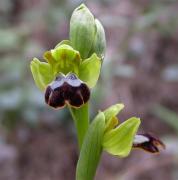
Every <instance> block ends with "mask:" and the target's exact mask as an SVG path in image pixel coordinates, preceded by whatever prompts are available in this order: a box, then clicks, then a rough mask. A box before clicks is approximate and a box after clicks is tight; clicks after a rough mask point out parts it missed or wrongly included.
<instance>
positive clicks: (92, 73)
mask: <svg viewBox="0 0 178 180" xmlns="http://www.w3.org/2000/svg"><path fill="white" fill-rule="evenodd" d="M100 69H101V59H100V58H99V57H98V56H97V55H96V54H93V55H92V56H91V57H90V58H88V59H86V60H84V61H83V62H82V63H81V65H80V67H79V78H80V79H81V80H82V81H84V82H85V83H86V84H87V85H88V86H89V87H90V88H93V87H94V86H95V85H96V83H97V81H98V78H99V75H100Z"/></svg>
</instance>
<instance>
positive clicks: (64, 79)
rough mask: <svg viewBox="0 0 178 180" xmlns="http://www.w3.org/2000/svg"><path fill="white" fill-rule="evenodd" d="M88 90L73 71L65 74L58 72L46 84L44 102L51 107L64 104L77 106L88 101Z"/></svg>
mask: <svg viewBox="0 0 178 180" xmlns="http://www.w3.org/2000/svg"><path fill="white" fill-rule="evenodd" d="M89 98H90V90H89V88H88V86H87V85H86V84H85V83H84V82H83V81H81V80H80V79H78V78H77V76H76V75H75V74H74V73H69V74H67V75H66V76H65V75H63V74H60V75H59V76H57V77H56V79H55V80H54V81H53V82H52V83H51V84H49V85H48V87H47V88H46V92H45V102H46V103H47V104H48V105H49V106H52V107H53V108H63V107H65V105H66V104H67V105H69V106H72V107H74V108H79V107H81V106H82V105H84V104H85V103H86V102H88V100H89Z"/></svg>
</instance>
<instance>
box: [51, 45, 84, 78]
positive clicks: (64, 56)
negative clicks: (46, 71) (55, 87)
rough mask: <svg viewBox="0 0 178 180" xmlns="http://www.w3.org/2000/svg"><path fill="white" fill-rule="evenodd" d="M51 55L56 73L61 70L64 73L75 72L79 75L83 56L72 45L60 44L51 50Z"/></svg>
mask: <svg viewBox="0 0 178 180" xmlns="http://www.w3.org/2000/svg"><path fill="white" fill-rule="evenodd" d="M51 56H52V58H53V71H54V72H55V74H58V73H59V72H62V73H63V74H67V73H69V72H73V73H75V74H76V75H78V70H79V65H80V61H81V58H80V54H79V52H78V51H76V50H74V49H73V48H72V47H71V46H69V45H66V44H62V45H60V46H58V47H57V48H55V49H52V50H51ZM54 60H55V62H54Z"/></svg>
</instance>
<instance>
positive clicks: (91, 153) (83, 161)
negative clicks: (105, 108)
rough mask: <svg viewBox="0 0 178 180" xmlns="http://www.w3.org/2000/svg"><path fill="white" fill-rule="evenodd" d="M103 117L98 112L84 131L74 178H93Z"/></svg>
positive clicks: (99, 154)
mask: <svg viewBox="0 0 178 180" xmlns="http://www.w3.org/2000/svg"><path fill="white" fill-rule="evenodd" d="M104 126H105V117H104V114H103V113H102V112H99V113H98V115H97V116H96V117H95V119H94V120H93V122H92V123H91V124H90V126H89V129H88V131H87V133H86V136H85V139H84V142H83V145H82V148H81V152H80V156H79V160H78V163H77V171H76V180H93V179H94V176H95V173H96V169H97V165H98V163H99V160H100V156H101V153H102V146H101V145H102V140H103V135H104Z"/></svg>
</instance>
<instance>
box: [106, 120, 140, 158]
mask: <svg viewBox="0 0 178 180" xmlns="http://www.w3.org/2000/svg"><path fill="white" fill-rule="evenodd" d="M139 125H140V119H139V118H136V117H132V118H130V119H128V120H127V121H125V122H123V123H122V124H120V125H119V126H118V127H116V128H114V129H112V130H110V131H107V132H105V134H104V138H103V144H102V145H103V150H105V151H107V152H108V153H110V154H112V155H116V156H119V157H126V156H128V155H129V153H130V151H131V149H132V145H133V140H134V137H135V134H136V132H137V130H138V128H139Z"/></svg>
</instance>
